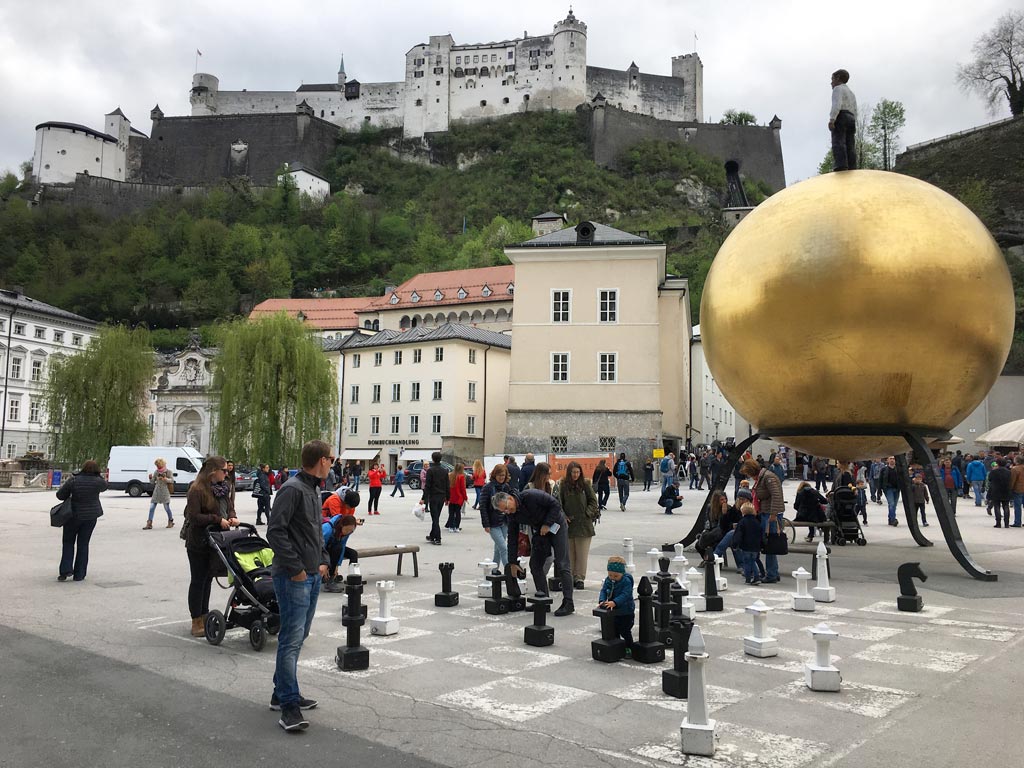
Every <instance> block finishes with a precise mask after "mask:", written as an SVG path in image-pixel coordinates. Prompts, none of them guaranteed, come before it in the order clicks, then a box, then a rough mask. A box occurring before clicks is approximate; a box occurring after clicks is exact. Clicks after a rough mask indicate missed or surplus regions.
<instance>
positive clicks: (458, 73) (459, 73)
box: [453, 67, 465, 77]
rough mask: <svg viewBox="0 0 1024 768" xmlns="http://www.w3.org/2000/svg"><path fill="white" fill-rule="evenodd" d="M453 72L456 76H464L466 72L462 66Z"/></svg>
mask: <svg viewBox="0 0 1024 768" xmlns="http://www.w3.org/2000/svg"><path fill="white" fill-rule="evenodd" d="M453 74H454V75H455V77H462V76H463V75H464V74H465V72H463V71H462V67H456V68H455V72H454V73H453Z"/></svg>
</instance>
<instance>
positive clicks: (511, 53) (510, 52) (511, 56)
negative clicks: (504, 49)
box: [508, 51, 515, 59]
mask: <svg viewBox="0 0 1024 768" xmlns="http://www.w3.org/2000/svg"><path fill="white" fill-rule="evenodd" d="M514 56H515V54H514V53H513V52H512V51H509V52H508V58H510V59H511V58H513V57H514Z"/></svg>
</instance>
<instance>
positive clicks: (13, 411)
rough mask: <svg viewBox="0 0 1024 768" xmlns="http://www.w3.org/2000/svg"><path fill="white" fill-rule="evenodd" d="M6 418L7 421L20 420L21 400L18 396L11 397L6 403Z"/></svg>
mask: <svg viewBox="0 0 1024 768" xmlns="http://www.w3.org/2000/svg"><path fill="white" fill-rule="evenodd" d="M7 420H8V421H20V420H21V400H19V399H18V398H16V397H15V398H11V402H9V403H8V404H7Z"/></svg>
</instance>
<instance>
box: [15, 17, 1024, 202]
mask: <svg viewBox="0 0 1024 768" xmlns="http://www.w3.org/2000/svg"><path fill="white" fill-rule="evenodd" d="M1018 5H1019V1H1018V2H1013V1H1011V0H971V2H962V0H861V1H860V2H847V3H839V4H832V3H825V2H821V1H820V0H732V2H728V3H725V2H713V1H712V0H632V2H621V1H620V0H582V1H580V2H575V3H574V4H573V6H574V11H575V13H576V15H577V17H579V18H580V19H581V20H582V21H584V22H586V23H587V25H588V34H587V37H588V41H587V45H588V63H590V64H592V65H598V66H603V67H610V68H614V69H625V68H626V67H627V66H629V63H630V61H631V60H635V61H636V63H637V65H638V66H639V67H640V69H641V71H644V72H650V73H654V74H664V75H667V74H670V72H671V57H672V56H673V55H678V54H681V53H688V52H690V51H692V50H693V48H694V34H695V33H696V35H697V36H698V40H697V51H698V53H699V54H700V57H701V59H702V61H703V63H704V118H705V120H707V121H709V122H710V121H717V120H718V119H719V118H720V117H721V114H722V112H723V111H724V110H726V109H728V108H730V107H734V108H737V109H745V110H748V111H750V112H753V113H754V114H755V115H756V116H757V118H758V121H759V122H761V123H767V122H768V121H769V120H770V119H771V117H772V115H773V114H778V115H779V117H780V118H782V121H783V129H782V144H783V151H784V156H785V163H786V176H787V179H788V182H789V183H790V184H792V183H794V182H796V181H799V180H801V179H804V178H807V177H808V176H811V175H814V174H815V173H816V169H817V165H818V163H819V162H820V160H821V158H822V157H823V156H824V154H825V152H826V150H827V149H828V146H829V144H828V134H827V127H826V122H827V119H828V109H829V96H830V89H829V75H830V73H831V72H832V71H833V70H834V69H836V68H838V67H845V68H846V69H848V70H849V71H850V72H851V74H852V78H851V81H850V86H851V87H852V88H853V90H854V92H855V93H856V95H857V98H858V100H859V102H860V104H861V105H865V104H874V103H875V102H877V101H878V99H880V98H883V97H884V98H888V99H893V100H899V101H902V102H903V103H904V105H905V106H906V113H907V125H906V128H905V130H904V133H903V136H902V140H903V143H904V144H912V143H914V142H918V141H922V140H925V139H929V138H933V137H936V136H940V135H943V134H946V133H950V132H953V131H958V130H962V129H964V128H968V127H970V126H973V125H977V124H979V123H984V122H988V121H990V120H993V119H996V118H997V117H998V118H1001V117H1006V116H1008V115H1009V112H1008V110H1005V109H1004V110H1003V111H1001V112H1000V113H999V114H998V115H996V116H995V117H993V116H991V115H989V114H988V113H987V112H986V110H985V107H984V104H983V103H982V102H981V100H980V99H978V98H977V97H976V96H973V95H969V94H964V93H963V92H961V91H960V90H959V89H958V87H957V85H956V82H955V74H956V64H957V62H958V61H966V60H968V59H969V57H970V49H971V44H972V43H973V41H974V40H975V39H976V38H977V37H978V36H979V35H980V34H982V33H983V32H985V31H987V30H988V29H989V28H991V26H992V25H993V23H994V22H995V20H996V18H997V17H998V16H1000V15H1001V14H1002V13H1004V12H1006V11H1007V10H1009V9H1010V8H1012V7H1018ZM567 10H568V3H567V2H565V3H551V2H541V1H540V0H518V2H515V3H482V2H471V1H470V0H461V1H460V2H455V0H429V2H424V1H423V0H418V1H417V2H409V1H408V0H384V1H383V2H365V1H362V2H351V1H350V0H331V1H329V2H324V0H319V1H317V2H313V1H312V0H290V1H289V2H280V1H277V2H266V1H265V0H248V1H247V2H241V3H240V2H230V3H228V2H222V1H221V0H176V1H175V2H165V1H161V2H157V1H156V0H131V2H122V3H116V2H110V1H109V0H41V1H40V0H3V2H2V4H0V94H2V99H0V169H3V168H9V169H12V170H14V169H16V168H17V166H18V165H19V164H20V163H21V162H23V161H25V160H29V159H31V157H32V149H33V141H34V128H35V126H36V124H37V123H40V122H43V121H46V120H63V121H67V122H75V123H83V124H85V125H88V126H90V127H94V128H98V129H102V128H103V115H104V114H105V113H106V112H109V111H111V110H113V108H114V107H117V106H120V107H121V109H122V110H123V111H124V113H125V114H126V115H127V116H128V117H129V118H130V119H131V120H132V121H133V125H134V126H135V127H137V128H138V129H139V130H141V131H143V132H144V133H146V134H148V133H149V131H150V122H149V111H150V109H151V108H152V107H153V105H154V104H156V103H159V104H160V106H161V108H162V109H163V111H164V112H165V114H167V115H185V114H189V111H190V107H189V102H188V93H189V88H190V86H191V78H192V73H193V72H194V70H195V63H196V59H195V52H196V49H199V50H201V51H202V52H203V56H202V57H201V58H200V59H199V69H200V71H204V72H209V73H212V74H214V75H216V76H218V77H219V78H220V83H221V88H223V89H225V90H240V89H242V88H249V89H252V90H293V89H295V88H296V87H297V86H298V85H299V84H300V83H302V82H303V81H305V82H330V81H332V80H334V79H335V77H336V74H335V73H336V72H337V69H338V60H339V56H340V55H341V54H342V53H344V55H345V68H346V72H347V74H348V76H349V77H350V78H355V79H358V80H360V81H362V82H376V81H388V80H399V79H401V78H402V76H403V67H404V55H405V52H406V51H407V50H408V49H409V48H411V47H412V46H413V45H415V44H417V43H420V42H426V40H427V37H428V36H429V35H431V34H444V33H446V32H447V33H451V34H452V36H453V37H454V38H455V41H456V43H460V44H461V43H473V42H486V41H490V40H503V39H509V38H513V37H518V36H520V35H522V33H523V31H524V30H526V31H528V32H529V33H530V34H543V33H547V32H550V31H551V27H552V25H553V24H554V22H555V21H557V20H558V19H561V18H563V17H564V16H565V14H566V11H567Z"/></svg>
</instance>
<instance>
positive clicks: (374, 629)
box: [370, 581, 399, 635]
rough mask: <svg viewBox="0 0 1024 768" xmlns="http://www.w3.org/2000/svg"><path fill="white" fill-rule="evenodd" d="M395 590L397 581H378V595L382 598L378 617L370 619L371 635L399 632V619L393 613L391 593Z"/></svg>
mask: <svg viewBox="0 0 1024 768" xmlns="http://www.w3.org/2000/svg"><path fill="white" fill-rule="evenodd" d="M394 591H395V582H393V581H378V582H377V595H378V597H379V598H380V607H379V609H378V611H377V618H375V619H370V634H371V635H396V634H398V627H399V623H398V619H396V618H395V617H394V616H392V615H391V593H392V592H394Z"/></svg>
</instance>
